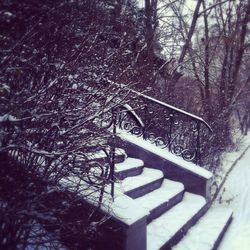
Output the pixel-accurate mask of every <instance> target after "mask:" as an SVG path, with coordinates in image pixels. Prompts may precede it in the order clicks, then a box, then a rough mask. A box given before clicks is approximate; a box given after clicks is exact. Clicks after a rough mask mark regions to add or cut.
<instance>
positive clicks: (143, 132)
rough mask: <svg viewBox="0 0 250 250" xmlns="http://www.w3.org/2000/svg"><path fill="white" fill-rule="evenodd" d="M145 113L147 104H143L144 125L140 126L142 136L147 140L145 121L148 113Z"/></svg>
mask: <svg viewBox="0 0 250 250" xmlns="http://www.w3.org/2000/svg"><path fill="white" fill-rule="evenodd" d="M147 113H148V105H147V104H145V106H144V127H142V138H143V139H144V140H147V136H146V127H147V125H148V121H147V119H148V114H147Z"/></svg>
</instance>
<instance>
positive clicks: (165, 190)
mask: <svg viewBox="0 0 250 250" xmlns="http://www.w3.org/2000/svg"><path fill="white" fill-rule="evenodd" d="M183 193H184V185H183V184H182V183H180V182H176V181H171V180H167V179H164V180H163V182H162V184H161V186H160V187H159V188H158V189H156V190H154V191H152V192H150V193H148V194H145V195H144V196H142V197H139V198H137V199H135V201H136V202H137V203H138V204H140V205H141V206H142V207H144V208H146V209H147V210H148V211H150V214H149V215H148V218H147V221H148V222H150V221H152V220H153V219H155V218H157V217H159V216H160V215H161V214H162V213H164V212H166V211H167V210H168V209H170V208H171V207H173V206H174V205H176V204H177V203H178V202H180V201H181V200H182V197H183Z"/></svg>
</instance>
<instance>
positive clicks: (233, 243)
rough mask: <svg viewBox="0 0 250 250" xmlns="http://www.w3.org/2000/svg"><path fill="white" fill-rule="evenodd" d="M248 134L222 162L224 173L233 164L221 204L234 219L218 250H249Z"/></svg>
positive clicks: (249, 156) (249, 157)
mask: <svg viewBox="0 0 250 250" xmlns="http://www.w3.org/2000/svg"><path fill="white" fill-rule="evenodd" d="M249 145H250V134H249V135H248V136H246V137H245V138H244V140H243V143H242V144H241V146H240V149H239V150H238V151H237V152H233V153H227V155H226V156H225V159H224V161H223V169H224V171H225V172H226V170H228V169H229V168H230V166H232V165H233V162H236V164H234V166H233V169H232V171H231V172H230V174H229V175H228V178H227V180H226V182H225V183H224V186H223V188H222V190H221V194H220V196H221V198H220V199H218V201H217V202H220V203H223V204H224V205H227V206H228V207H230V208H232V209H233V211H234V217H233V221H232V224H231V226H230V227H229V229H228V231H227V233H226V235H225V237H224V239H223V241H222V243H221V245H220V247H219V250H249V249H250V147H249Z"/></svg>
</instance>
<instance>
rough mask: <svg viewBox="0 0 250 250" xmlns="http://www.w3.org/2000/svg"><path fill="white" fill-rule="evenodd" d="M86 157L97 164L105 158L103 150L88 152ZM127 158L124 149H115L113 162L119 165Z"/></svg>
mask: <svg viewBox="0 0 250 250" xmlns="http://www.w3.org/2000/svg"><path fill="white" fill-rule="evenodd" d="M86 157H87V158H88V159H89V160H95V161H98V162H102V161H103V160H105V159H106V158H107V155H106V153H105V152H104V151H103V150H98V151H95V152H89V153H87V154H86ZM126 158H127V154H126V152H125V150H124V149H122V148H116V149H115V162H116V163H120V162H123V161H124V160H125V159H126Z"/></svg>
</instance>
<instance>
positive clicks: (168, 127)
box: [102, 90, 212, 165]
mask: <svg viewBox="0 0 250 250" xmlns="http://www.w3.org/2000/svg"><path fill="white" fill-rule="evenodd" d="M130 92H131V95H130V98H129V102H130V104H129V105H128V104H125V105H116V106H114V107H113V108H112V109H111V110H110V112H109V114H108V113H106V114H105V116H106V118H103V119H102V123H103V124H105V126H106V127H107V128H108V127H111V126H114V123H115V127H117V128H119V129H122V130H125V131H127V132H128V133H130V134H133V135H135V136H138V137H142V138H143V139H144V140H146V141H149V142H151V143H152V144H155V145H156V146H158V147H160V148H163V149H167V150H168V151H169V152H171V153H173V154H175V155H177V156H180V157H182V158H183V159H184V160H186V161H191V162H194V163H195V164H197V165H202V163H201V155H202V152H204V151H205V149H204V147H205V145H204V143H203V142H204V140H206V137H208V136H209V133H210V132H212V129H211V127H210V126H209V125H208V123H206V122H205V121H204V120H203V119H202V118H201V117H198V116H196V115H193V114H190V113H188V112H186V111H183V110H181V109H178V108H176V107H174V106H171V105H169V104H167V103H165V102H162V101H159V100H156V99H154V98H152V97H150V96H147V95H145V94H141V93H138V92H136V91H134V90H130ZM105 126H104V127H105ZM114 131H116V129H115V130H114Z"/></svg>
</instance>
